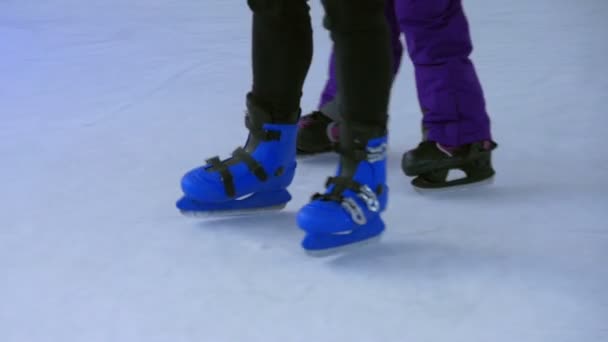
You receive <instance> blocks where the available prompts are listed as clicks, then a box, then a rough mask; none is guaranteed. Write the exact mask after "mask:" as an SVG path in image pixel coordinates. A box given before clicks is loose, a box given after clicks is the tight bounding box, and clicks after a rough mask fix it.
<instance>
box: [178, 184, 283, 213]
mask: <svg viewBox="0 0 608 342" xmlns="http://www.w3.org/2000/svg"><path fill="white" fill-rule="evenodd" d="M290 200H291V195H290V194H289V192H287V190H280V191H273V192H267V193H255V194H251V195H248V196H243V197H241V198H238V199H234V200H231V201H227V202H220V203H206V202H201V201H198V200H196V199H193V198H189V197H187V196H184V197H182V198H181V199H180V200H179V201H177V203H176V206H177V208H178V209H179V210H180V211H181V212H182V214H184V215H187V216H196V217H217V216H222V217H231V216H244V215H251V214H255V213H259V212H267V211H278V210H281V209H283V208H285V206H287V203H288V202H289V201H290Z"/></svg>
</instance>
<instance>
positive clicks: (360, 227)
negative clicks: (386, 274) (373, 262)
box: [297, 124, 388, 255]
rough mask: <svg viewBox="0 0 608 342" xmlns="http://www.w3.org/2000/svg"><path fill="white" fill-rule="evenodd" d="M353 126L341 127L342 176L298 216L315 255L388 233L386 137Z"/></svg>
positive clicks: (306, 245) (307, 244)
mask: <svg viewBox="0 0 608 342" xmlns="http://www.w3.org/2000/svg"><path fill="white" fill-rule="evenodd" d="M349 126H350V127H346V126H345V125H343V127H341V132H340V146H339V147H338V153H339V154H340V155H341V158H340V164H339V166H338V171H337V176H336V177H330V178H329V179H328V180H327V183H326V191H325V193H323V194H315V195H313V197H312V200H311V202H310V203H309V204H307V205H306V206H304V207H303V208H302V209H301V210H300V212H299V213H298V217H297V221H298V225H299V226H300V228H301V229H302V230H304V231H305V232H306V236H305V238H304V240H303V241H302V247H303V248H304V249H305V250H306V251H308V252H309V253H310V254H313V255H326V254H330V253H332V252H334V251H337V250H341V249H342V248H343V247H345V246H350V245H353V244H357V243H361V242H364V241H367V240H370V239H372V238H375V237H377V236H379V235H380V234H381V233H382V232H383V231H384V222H383V221H382V218H381V217H380V214H381V213H382V212H383V211H384V210H385V209H386V205H387V201H388V186H387V185H386V150H387V136H386V132H385V130H384V129H376V130H375V131H376V132H374V130H373V129H370V128H367V127H360V128H359V129H355V128H353V125H352V124H351V125H349ZM357 131H358V132H357ZM378 135H380V137H378Z"/></svg>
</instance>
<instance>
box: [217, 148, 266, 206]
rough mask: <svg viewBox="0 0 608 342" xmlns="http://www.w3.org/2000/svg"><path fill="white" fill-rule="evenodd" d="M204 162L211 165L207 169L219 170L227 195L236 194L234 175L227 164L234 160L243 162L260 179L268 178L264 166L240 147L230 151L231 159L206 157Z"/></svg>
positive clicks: (233, 195)
mask: <svg viewBox="0 0 608 342" xmlns="http://www.w3.org/2000/svg"><path fill="white" fill-rule="evenodd" d="M206 162H207V164H208V165H210V166H211V167H210V168H209V169H207V170H208V171H217V172H219V174H220V177H221V179H222V183H223V184H224V190H225V191H226V195H228V197H235V196H236V188H235V185H234V177H233V176H232V173H231V172H230V169H229V168H228V167H229V165H235V162H236V163H238V162H243V163H245V165H246V166H247V169H249V171H251V173H253V174H254V175H255V176H256V177H257V178H258V179H259V180H260V181H266V180H267V179H268V174H267V173H266V170H265V169H264V167H263V166H262V165H261V164H260V163H258V161H257V160H255V159H253V157H252V156H251V155H250V154H249V152H247V151H245V150H244V149H243V148H242V147H239V148H237V149H236V150H235V151H234V152H232V159H229V160H224V161H221V160H220V158H219V157H213V158H210V159H208V160H207V161H206ZM229 163H230V164H229Z"/></svg>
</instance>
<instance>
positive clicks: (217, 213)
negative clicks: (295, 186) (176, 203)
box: [181, 203, 287, 218]
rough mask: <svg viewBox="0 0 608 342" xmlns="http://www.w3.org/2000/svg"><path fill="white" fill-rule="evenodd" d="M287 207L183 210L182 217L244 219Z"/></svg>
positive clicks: (284, 205)
mask: <svg viewBox="0 0 608 342" xmlns="http://www.w3.org/2000/svg"><path fill="white" fill-rule="evenodd" d="M286 206H287V203H283V204H279V205H275V206H270V207H262V208H254V209H238V210H210V211H187V210H181V213H182V215H184V216H189V217H196V218H231V217H242V216H249V215H255V214H259V213H265V212H272V211H279V210H282V209H284V208H285V207H286Z"/></svg>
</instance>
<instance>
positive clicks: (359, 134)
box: [340, 122, 388, 149]
mask: <svg viewBox="0 0 608 342" xmlns="http://www.w3.org/2000/svg"><path fill="white" fill-rule="evenodd" d="M387 133H388V132H387V129H386V125H373V124H365V123H358V122H345V123H342V124H341V125H340V145H341V146H342V148H346V149H349V148H354V149H365V147H366V146H367V142H368V141H369V140H372V139H375V138H380V137H383V136H386V135H387Z"/></svg>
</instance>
